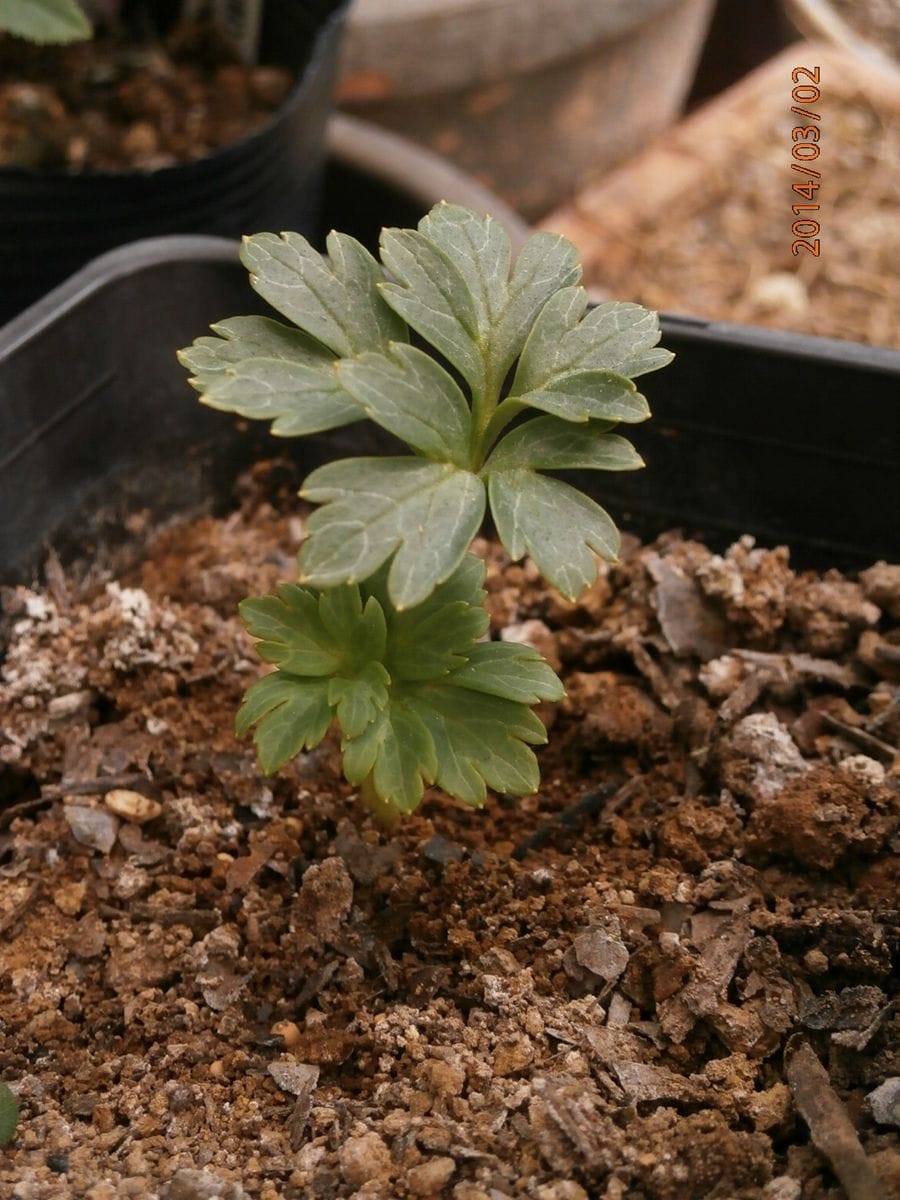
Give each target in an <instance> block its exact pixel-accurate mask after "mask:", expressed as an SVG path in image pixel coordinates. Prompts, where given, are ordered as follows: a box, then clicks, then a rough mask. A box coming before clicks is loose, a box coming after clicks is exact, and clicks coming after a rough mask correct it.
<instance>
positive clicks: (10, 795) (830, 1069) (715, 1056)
mask: <svg viewBox="0 0 900 1200" xmlns="http://www.w3.org/2000/svg"><path fill="white" fill-rule="evenodd" d="M244 497H245V498H244V502H243V505H242V508H241V510H240V511H238V512H236V513H234V514H233V515H231V516H230V517H228V518H226V519H224V520H213V519H211V518H205V519H202V520H199V521H196V522H194V523H193V524H188V525H182V526H176V527H173V528H171V529H169V530H167V531H164V532H163V533H162V534H161V536H160V537H159V539H158V541H157V542H156V544H155V547H154V548H153V552H152V555H150V556H149V557H148V558H147V559H146V561H145V562H144V563H143V565H142V566H141V567H140V568H139V569H137V570H136V571H134V572H132V573H131V575H129V576H127V577H125V578H123V579H122V580H121V581H119V582H116V581H111V580H106V581H103V580H99V581H98V579H97V578H96V577H94V579H93V580H92V581H89V582H87V583H85V582H84V581H82V582H81V583H79V582H77V581H75V580H74V579H72V578H69V579H66V578H65V577H64V576H63V574H62V573H61V572H60V571H59V569H58V567H57V566H55V565H54V564H52V563H51V570H50V573H49V585H48V587H47V588H33V589H26V588H24V587H22V588H17V589H14V590H11V591H9V592H8V594H7V595H6V602H5V614H6V615H5V621H6V628H7V632H8V634H9V646H8V653H7V657H6V662H5V667H4V676H3V678H4V683H3V685H2V692H0V712H2V728H3V730H4V732H3V734H2V736H0V762H2V764H3V776H2V788H3V790H2V793H0V795H2V796H3V805H4V807H3V808H2V810H0V877H2V884H0V931H2V936H3V939H4V940H3V945H2V947H0V1029H2V1030H3V1038H2V1043H0V1077H2V1078H3V1079H4V1080H6V1081H7V1082H8V1083H9V1084H10V1086H11V1087H12V1088H13V1089H14V1091H15V1092H16V1093H17V1094H18V1097H19V1102H20V1105H21V1109H22V1119H21V1123H20V1126H19V1130H18V1133H17V1135H16V1138H15V1140H14V1142H13V1143H12V1144H11V1145H10V1147H9V1148H8V1149H7V1150H6V1151H0V1192H2V1194H3V1195H4V1196H10V1197H15V1198H16V1200H56V1198H57V1197H59V1198H63V1197H85V1198H89V1200H112V1198H114V1197H115V1198H118V1197H144V1196H146V1197H160V1198H168V1200H190V1198H194V1200H202V1198H203V1197H224V1198H231V1200H236V1198H239V1197H242V1196H252V1197H260V1198H264V1200H276V1198H283V1200H289V1198H293V1200H300V1198H301V1197H316V1198H320V1197H321V1198H326V1200H327V1198H329V1197H348V1196H351V1195H356V1196H360V1197H372V1198H378V1197H384V1198H385V1200H387V1198H390V1197H396V1198H398V1200H400V1198H404V1197H420V1196H443V1197H448V1198H450V1197H452V1200H505V1198H506V1197H534V1198H535V1200H585V1198H586V1197H602V1198H603V1200H716V1198H717V1200H801V1198H802V1200H839V1198H840V1197H842V1196H844V1195H845V1194H846V1195H849V1196H850V1197H851V1198H852V1200H874V1197H875V1196H876V1195H879V1194H884V1195H892V1194H894V1189H896V1188H897V1187H898V1184H900V1154H898V1134H897V1132H896V1125H897V1121H898V1112H897V1104H898V1100H897V1094H898V1082H897V1077H898V1076H900V1057H898V1049H897V1038H896V1034H897V1030H898V1025H900V1012H898V1007H897V1002H896V1000H895V999H893V998H892V997H893V996H894V993H895V991H896V986H895V984H894V983H892V975H891V971H892V956H894V955H895V953H896V950H897V935H898V912H897V880H898V875H900V871H898V858H897V855H896V854H895V853H893V852H894V851H896V849H897V838H898V829H900V771H898V758H897V746H898V742H900V694H898V683H900V635H898V623H900V568H897V567H893V568H889V567H885V566H883V565H882V566H878V567H874V568H872V569H871V570H870V571H869V572H867V573H865V574H863V575H862V576H861V577H860V578H859V579H858V580H851V579H847V578H843V577H842V576H840V575H838V574H837V573H835V572H832V573H829V574H827V575H823V576H817V575H812V574H798V573H795V572H794V571H793V570H792V569H791V568H790V565H789V562H788V556H787V552H786V551H784V550H773V551H768V550H761V549H757V548H755V547H753V546H752V545H751V543H750V542H749V540H744V541H742V542H740V543H738V544H737V545H736V546H734V547H733V548H732V549H731V550H730V551H729V552H728V553H727V554H726V555H724V556H717V555H714V554H712V553H710V551H708V550H707V549H706V548H704V547H703V546H702V545H699V544H697V543H693V542H690V541H684V540H682V539H681V538H680V537H678V536H676V535H668V536H666V537H663V538H661V539H659V540H658V541H657V542H656V543H655V544H653V545H652V546H646V547H641V546H639V545H638V544H637V543H636V542H635V541H633V540H626V548H625V552H624V554H623V559H622V562H621V563H620V564H619V565H616V566H613V567H604V568H603V569H602V571H601V575H600V578H599V580H598V583H597V585H596V586H595V587H594V588H593V589H592V590H591V591H590V592H589V593H588V595H587V596H586V597H585V598H584V599H583V600H582V601H580V602H579V603H578V604H568V603H564V602H562V601H561V600H560V599H559V598H558V597H556V596H555V595H553V594H548V592H547V591H546V590H545V589H544V587H543V586H542V585H541V583H540V581H539V579H538V577H537V573H536V571H535V570H534V569H533V567H532V565H530V564H529V563H527V562H526V563H525V564H524V565H510V564H509V563H508V562H507V561H506V560H505V559H504V557H503V555H502V554H501V553H500V552H499V551H498V550H497V548H496V547H494V546H492V545H488V544H487V543H479V544H478V545H477V547H476V548H477V549H478V550H479V552H480V553H482V554H484V555H485V556H486V557H487V560H488V566H489V576H488V578H489V587H490V604H491V611H492V614H493V617H494V626H495V633H498V632H499V631H501V630H502V631H504V636H506V637H508V638H528V639H530V640H531V641H533V642H534V643H535V644H537V645H539V646H540V647H541V648H542V649H543V650H545V651H546V652H548V653H549V654H550V655H551V657H554V656H555V657H556V658H558V659H559V660H560V662H561V664H562V672H563V675H564V677H565V680H566V683H567V686H568V690H569V695H568V698H567V700H566V701H565V702H563V703H562V704H561V705H559V706H558V707H556V708H555V709H553V708H547V709H546V711H545V712H544V717H545V719H546V721H547V723H548V724H549V725H551V726H552V734H551V745H550V746H549V748H548V749H547V750H546V751H544V752H543V754H542V768H543V786H542V790H541V793H540V795H539V796H535V797H532V798H528V799H524V800H517V799H510V798H505V797H494V798H492V799H491V800H490V802H489V804H488V806H487V808H486V810H485V811H484V812H480V813H479V812H472V811H467V810H464V809H460V808H458V807H456V806H454V805H453V804H451V803H450V802H448V801H447V800H445V799H442V798H441V797H440V796H437V795H434V796H431V797H429V798H428V799H427V801H426V803H425V805H424V806H423V809H422V810H421V812H420V814H419V815H417V816H415V817H413V818H411V819H409V820H407V821H405V822H404V823H403V824H401V825H400V826H399V827H398V828H397V829H396V831H395V832H392V833H391V834H386V833H384V832H383V831H380V830H379V829H378V828H376V827H375V826H374V825H373V824H372V821H371V818H370V817H369V816H368V815H367V814H366V813H365V812H364V811H363V809H362V808H361V806H360V805H359V803H358V801H357V800H356V799H355V797H354V795H353V793H352V791H351V789H350V788H349V787H348V786H347V785H346V784H345V783H344V782H343V780H342V779H341V776H340V772H339V762H338V757H337V754H336V746H335V743H334V742H333V741H329V742H327V744H325V745H324V746H323V747H322V748H320V749H318V750H316V751H314V752H312V753H310V754H305V755H303V756H301V757H300V758H299V759H298V760H297V761H296V762H295V763H294V764H293V765H292V766H291V767H289V768H286V769H284V770H283V771H282V772H280V773H279V774H278V775H277V776H276V777H274V778H269V779H266V778H264V777H263V776H261V775H260V773H259V771H258V769H257V767H256V764H255V760H254V756H253V752H252V748H251V747H250V746H249V745H248V744H246V743H245V742H242V743H237V742H235V740H234V738H233V736H232V733H231V715H232V713H233V711H234V708H235V706H236V704H237V703H238V700H239V697H240V694H241V692H242V690H243V689H244V688H245V687H246V686H247V685H248V683H249V682H250V681H252V680H253V679H254V678H255V677H256V676H257V674H258V671H259V664H258V661H257V660H256V658H255V656H254V654H253V651H252V648H251V646H250V643H249V640H248V638H247V637H246V635H245V634H244V632H243V631H242V629H241V627H240V625H239V622H238V620H237V619H236V616H235V604H236V602H237V601H238V600H239V599H240V598H241V597H243V596H244V595H246V594H247V593H248V592H250V591H260V590H266V589H270V588H271V587H273V585H275V584H276V582H278V581H281V580H284V579H286V578H289V577H290V576H291V573H292V552H293V549H294V548H295V546H296V543H297V541H298V539H299V537H300V536H301V534H302V514H297V513H296V512H294V513H287V512H281V511H279V509H278V506H276V507H272V506H271V505H270V504H269V503H268V502H267V501H264V500H262V499H260V497H259V496H258V495H257V496H256V498H254V496H253V493H252V491H245V492H244ZM890 1080H893V1083H891V1082H886V1081H890ZM876 1089H879V1090H878V1091H876ZM873 1093H874V1095H873ZM816 1145H818V1146H819V1147H821V1150H817V1149H815V1146H816ZM836 1172H837V1173H838V1174H839V1175H840V1177H841V1179H843V1181H844V1185H845V1187H846V1192H844V1191H842V1190H841V1187H840V1186H839V1185H838V1183H837V1182H836V1178H835V1173H836ZM879 1178H880V1180H881V1182H880V1183H879ZM873 1188H874V1190H873Z"/></svg>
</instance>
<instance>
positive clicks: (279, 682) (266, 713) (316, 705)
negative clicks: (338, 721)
mask: <svg viewBox="0 0 900 1200" xmlns="http://www.w3.org/2000/svg"><path fill="white" fill-rule="evenodd" d="M331 720H332V711H331V707H330V705H329V703H328V680H327V679H301V678H298V677H297V676H295V675H288V674H286V673H285V672H284V671H276V672H275V673H274V674H272V675H265V676H264V677H263V678H262V679H260V680H259V681H258V682H257V683H254V684H253V686H252V687H250V688H249V689H248V691H247V693H246V695H245V697H244V703H243V704H242V705H241V707H240V709H239V710H238V714H237V717H236V718H235V732H236V733H237V734H238V736H240V735H241V734H244V733H246V732H247V731H248V730H249V729H250V728H251V726H253V725H255V726H256V731H255V733H254V737H253V740H254V742H255V743H256V750H257V754H258V756H259V764H260V766H261V767H262V769H263V770H264V771H265V772H266V774H267V775H269V774H271V773H272V772H273V771H277V770H278V769H279V767H283V766H284V764H285V763H286V762H288V760H289V759H292V758H294V757H296V755H298V754H299V753H300V751H301V750H304V749H305V750H311V749H312V748H313V747H314V746H317V745H318V744H319V742H321V740H322V738H323V737H324V736H325V734H326V733H327V731H328V727H329V725H330V724H331Z"/></svg>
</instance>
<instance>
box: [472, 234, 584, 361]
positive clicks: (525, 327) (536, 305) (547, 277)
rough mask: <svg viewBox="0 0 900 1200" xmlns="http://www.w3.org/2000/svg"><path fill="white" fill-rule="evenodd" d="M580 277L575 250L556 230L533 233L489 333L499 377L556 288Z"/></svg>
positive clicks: (521, 255) (519, 351)
mask: <svg viewBox="0 0 900 1200" xmlns="http://www.w3.org/2000/svg"><path fill="white" fill-rule="evenodd" d="M580 278H581V267H580V266H579V263H578V251H577V249H576V248H575V247H574V246H573V245H572V243H571V242H570V241H568V240H567V239H566V238H564V237H563V236H562V235H561V234H558V233H535V234H533V235H532V236H531V237H530V238H529V239H528V241H527V242H526V243H525V245H524V246H523V247H522V252H521V254H520V255H519V257H518V258H517V259H516V265H515V267H514V268H513V273H512V278H511V279H510V281H509V297H508V300H507V305H506V309H505V310H504V312H503V315H502V317H501V318H500V320H499V321H498V323H497V329H496V332H495V333H494V335H493V352H494V355H495V357H496V359H497V363H498V368H497V369H498V372H499V374H500V377H501V378H503V377H504V376H505V375H506V372H507V371H508V370H509V368H510V367H511V366H512V364H513V363H514V362H515V360H516V359H517V358H518V356H519V355H520V354H521V353H522V349H523V347H524V345H525V341H526V339H527V337H528V333H529V330H530V329H531V327H532V325H533V323H534V321H535V318H536V317H537V315H538V313H540V312H541V310H542V309H543V307H544V305H545V304H546V303H547V302H548V300H549V299H550V298H551V296H553V295H554V294H555V293H556V292H557V291H559V289H560V288H566V287H568V286H569V285H570V284H574V283H577V281H578V280H579V279H580Z"/></svg>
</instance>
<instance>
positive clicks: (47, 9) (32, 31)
mask: <svg viewBox="0 0 900 1200" xmlns="http://www.w3.org/2000/svg"><path fill="white" fill-rule="evenodd" d="M92 32H93V30H92V29H91V23H90V21H89V20H88V19H87V17H86V16H85V13H84V10H83V8H82V7H81V5H80V4H79V3H78V2H77V0H3V2H2V3H0V33H11V34H13V35H14V36H15V37H22V38H27V39H28V41H30V42H38V43H49V42H60V43H61V42H79V41H84V40H85V39H86V38H89V37H90V36H91V34H92Z"/></svg>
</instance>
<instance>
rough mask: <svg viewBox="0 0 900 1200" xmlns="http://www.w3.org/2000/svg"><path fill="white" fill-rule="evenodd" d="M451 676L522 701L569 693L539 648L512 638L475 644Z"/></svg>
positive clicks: (455, 680) (458, 683)
mask: <svg viewBox="0 0 900 1200" xmlns="http://www.w3.org/2000/svg"><path fill="white" fill-rule="evenodd" d="M451 679H452V682H453V683H454V684H455V685H456V686H457V687H462V688H470V689H471V690H472V691H474V692H484V693H485V694H487V695H490V696H500V697H501V698H503V699H505V700H514V701H516V702H517V703H519V704H529V705H530V704H539V703H540V702H541V701H542V700H562V698H563V696H565V694H566V690H565V688H564V687H563V685H562V683H561V682H560V680H559V678H558V677H557V675H556V673H555V672H554V671H553V669H552V668H551V667H550V666H549V665H548V664H547V663H546V662H545V661H544V659H543V658H542V657H541V655H540V654H538V652H537V650H534V649H532V648H531V646H520V645H516V644H515V643H512V642H480V643H479V644H478V645H476V646H473V647H472V648H471V650H470V651H469V653H468V661H467V662H466V663H465V664H464V665H463V666H461V667H458V668H457V669H456V670H455V671H454V672H453V675H452V676H451Z"/></svg>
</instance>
